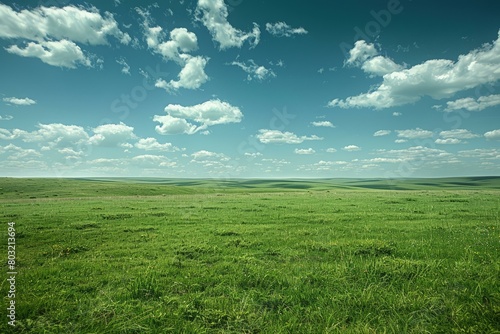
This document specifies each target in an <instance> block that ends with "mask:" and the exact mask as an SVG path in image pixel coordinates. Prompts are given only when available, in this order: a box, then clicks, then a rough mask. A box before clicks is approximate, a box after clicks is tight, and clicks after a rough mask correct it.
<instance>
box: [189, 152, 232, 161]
mask: <svg viewBox="0 0 500 334" xmlns="http://www.w3.org/2000/svg"><path fill="white" fill-rule="evenodd" d="M191 156H192V157H193V160H202V161H204V160H210V159H216V160H220V161H228V160H229V158H228V157H227V156H226V155H225V154H223V153H215V152H210V151H206V150H201V151H198V152H195V153H193V154H191Z"/></svg>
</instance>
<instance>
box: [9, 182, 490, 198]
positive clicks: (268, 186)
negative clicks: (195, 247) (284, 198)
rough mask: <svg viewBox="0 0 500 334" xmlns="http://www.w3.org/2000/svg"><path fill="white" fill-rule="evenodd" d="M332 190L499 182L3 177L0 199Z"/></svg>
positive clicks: (479, 186) (471, 185) (482, 185)
mask: <svg viewBox="0 0 500 334" xmlns="http://www.w3.org/2000/svg"><path fill="white" fill-rule="evenodd" d="M331 189H339V190H340V189H351V190H355V189H367V190H368V189H373V190H438V189H450V190H451V189H453V190H460V189H467V190H471V189H500V177H498V176H480V177H453V178H425V179H221V180H219V179H165V178H72V179H70V178H67V179H64V178H0V198H2V199H9V198H11V199H16V198H24V199H29V198H57V197H59V198H67V197H71V198H74V197H102V196H162V195H184V194H200V193H217V192H276V191H280V192H283V191H307V190H309V191H312V190H331Z"/></svg>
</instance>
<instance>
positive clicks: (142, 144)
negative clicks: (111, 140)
mask: <svg viewBox="0 0 500 334" xmlns="http://www.w3.org/2000/svg"><path fill="white" fill-rule="evenodd" d="M135 147H137V148H138V149H141V150H145V151H165V152H175V151H179V148H178V147H175V146H174V145H172V143H165V144H160V143H159V142H158V141H157V140H156V138H151V137H149V138H141V139H139V141H138V142H137V143H135Z"/></svg>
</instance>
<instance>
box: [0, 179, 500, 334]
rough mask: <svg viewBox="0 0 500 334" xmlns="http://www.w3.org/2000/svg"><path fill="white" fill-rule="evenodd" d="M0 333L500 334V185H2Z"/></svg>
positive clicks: (162, 181) (250, 182) (366, 182)
mask: <svg viewBox="0 0 500 334" xmlns="http://www.w3.org/2000/svg"><path fill="white" fill-rule="evenodd" d="M0 207H1V211H0V217H1V218H2V229H3V232H2V235H3V238H2V239H1V241H0V243H1V245H2V246H1V247H2V249H3V250H4V251H3V253H2V254H3V256H4V258H5V260H4V263H6V260H7V251H6V250H7V223H8V222H10V221H14V222H15V223H16V225H15V228H16V269H17V272H18V274H17V277H16V327H15V328H11V326H9V325H8V324H7V321H8V318H7V317H6V314H7V310H6V307H7V302H8V299H7V297H6V296H7V291H8V288H9V284H8V282H7V281H6V279H7V278H8V276H7V272H8V269H7V266H6V265H4V266H3V268H4V270H3V274H2V275H3V278H2V280H1V282H2V284H1V291H2V296H3V301H4V303H3V304H2V305H3V307H2V310H3V311H2V312H4V314H2V315H1V318H0V319H3V320H2V321H0V333H9V332H15V333H272V334H278V333H318V334H319V333H500V218H499V211H500V178H493V177H492V178H488V177H478V178H453V179H408V180H391V181H389V180H360V179H338V180H221V181H218V180H189V179H185V180H169V179H138V178H137V179H118V178H117V179H15V178H0Z"/></svg>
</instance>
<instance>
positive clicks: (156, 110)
mask: <svg viewBox="0 0 500 334" xmlns="http://www.w3.org/2000/svg"><path fill="white" fill-rule="evenodd" d="M499 14H500V3H498V1H487V0H479V1H463V0H462V1H454V2H453V6H452V7H451V6H450V4H449V3H448V2H436V1H434V2H431V1H411V0H399V1H398V0H388V1H360V0H358V1H307V2H306V1H281V0H279V1H272V2H271V1H262V0H252V1H250V0H226V1H225V2H224V1H222V0H184V1H170V2H167V1H164V2H152V1H150V2H148V1H143V2H141V3H140V5H138V4H137V2H135V1H125V0H120V1H118V0H115V1H108V2H105V3H104V4H103V3H102V2H97V1H90V2H77V1H66V0H47V1H43V0H42V1H38V2H37V1H26V2H17V3H16V2H6V1H4V2H0V54H1V58H0V59H1V60H2V61H1V62H0V73H1V74H2V76H1V79H0V175H1V176H51V177H74V176H155V177H214V178H238V177H260V178H270V177H272V178H275V177H303V178H309V177H389V178H398V177H442V176H464V175H500V145H499V144H500V113H499V111H500V90H499V81H500V37H499V32H500V24H499V22H498V17H499Z"/></svg>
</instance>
